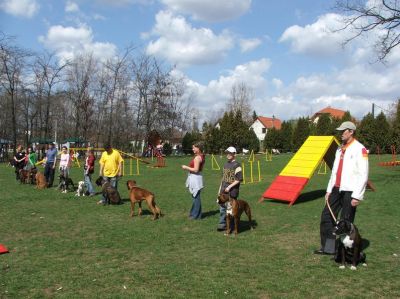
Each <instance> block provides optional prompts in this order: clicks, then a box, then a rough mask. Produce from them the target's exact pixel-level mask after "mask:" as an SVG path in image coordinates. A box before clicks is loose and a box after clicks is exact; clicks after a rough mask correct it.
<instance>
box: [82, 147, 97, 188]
mask: <svg viewBox="0 0 400 299" xmlns="http://www.w3.org/2000/svg"><path fill="white" fill-rule="evenodd" d="M95 160H96V157H95V156H94V154H93V150H92V148H90V147H88V149H87V152H86V159H85V166H84V171H83V178H84V182H85V186H86V193H87V194H88V195H95V192H94V188H93V184H92V173H93V172H94V161H95Z"/></svg>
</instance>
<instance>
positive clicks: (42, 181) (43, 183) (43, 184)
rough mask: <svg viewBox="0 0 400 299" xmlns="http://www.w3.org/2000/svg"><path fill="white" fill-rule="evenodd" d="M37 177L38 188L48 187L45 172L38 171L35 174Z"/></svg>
mask: <svg viewBox="0 0 400 299" xmlns="http://www.w3.org/2000/svg"><path fill="white" fill-rule="evenodd" d="M35 178H36V189H44V188H46V187H47V182H46V178H45V177H44V175H43V173H41V172H39V171H38V172H37V173H36V175H35Z"/></svg>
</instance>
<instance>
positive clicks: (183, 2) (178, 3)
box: [161, 0, 251, 22]
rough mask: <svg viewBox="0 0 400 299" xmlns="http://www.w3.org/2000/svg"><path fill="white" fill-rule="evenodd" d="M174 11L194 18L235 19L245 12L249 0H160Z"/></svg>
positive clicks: (248, 5)
mask: <svg viewBox="0 0 400 299" xmlns="http://www.w3.org/2000/svg"><path fill="white" fill-rule="evenodd" d="M161 2H163V3H164V4H165V5H167V6H168V8H169V9H171V10H172V11H174V12H177V13H184V14H189V15H191V16H193V18H194V19H198V20H204V21H210V22H220V21H226V20H231V19H235V18H237V17H239V16H241V15H243V14H244V13H246V12H247V11H248V10H249V8H250V6H251V0H201V1H199V0H161Z"/></svg>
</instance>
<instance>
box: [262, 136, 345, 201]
mask: <svg viewBox="0 0 400 299" xmlns="http://www.w3.org/2000/svg"><path fill="white" fill-rule="evenodd" d="M338 146H339V142H338V141H337V139H336V138H335V137H334V136H309V137H308V138H307V140H306V141H305V142H304V143H303V145H302V146H301V147H300V149H299V150H298V151H297V153H296V154H295V155H294V156H293V158H292V159H291V160H290V161H289V163H288V164H287V165H286V166H285V168H284V169H283V170H282V171H281V173H280V174H279V175H278V176H277V177H276V178H275V180H274V181H273V182H272V183H271V185H270V186H269V187H268V189H267V190H265V192H264V194H263V195H262V197H261V199H260V201H264V200H266V199H274V200H280V201H286V202H288V203H289V206H291V205H292V204H294V202H295V201H296V200H297V198H298V197H299V195H300V193H301V191H302V190H303V189H304V187H305V186H306V185H307V183H308V181H309V180H310V178H311V177H312V175H313V174H314V172H315V170H316V169H317V168H318V166H319V165H320V163H321V161H322V160H324V161H325V162H326V164H327V165H328V167H329V168H330V169H332V166H333V162H334V160H335V152H336V150H337V148H338Z"/></svg>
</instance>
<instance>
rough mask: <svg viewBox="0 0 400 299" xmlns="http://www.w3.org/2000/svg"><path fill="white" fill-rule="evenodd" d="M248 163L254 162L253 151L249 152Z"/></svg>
mask: <svg viewBox="0 0 400 299" xmlns="http://www.w3.org/2000/svg"><path fill="white" fill-rule="evenodd" d="M248 162H254V150H251V153H250V157H249V160H248Z"/></svg>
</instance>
